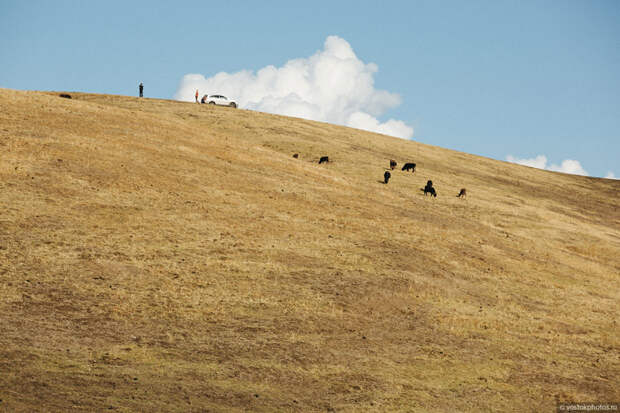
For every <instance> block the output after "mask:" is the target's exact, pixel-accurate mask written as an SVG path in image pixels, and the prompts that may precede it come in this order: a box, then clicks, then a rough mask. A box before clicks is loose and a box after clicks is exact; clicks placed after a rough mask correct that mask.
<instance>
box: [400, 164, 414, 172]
mask: <svg viewBox="0 0 620 413" xmlns="http://www.w3.org/2000/svg"><path fill="white" fill-rule="evenodd" d="M409 170H411V172H412V173H413V172H415V164H414V163H412V162H408V163H406V164H404V165H403V171H409Z"/></svg>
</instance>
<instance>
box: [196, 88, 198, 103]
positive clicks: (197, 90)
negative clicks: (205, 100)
mask: <svg viewBox="0 0 620 413" xmlns="http://www.w3.org/2000/svg"><path fill="white" fill-rule="evenodd" d="M196 103H198V89H196Z"/></svg>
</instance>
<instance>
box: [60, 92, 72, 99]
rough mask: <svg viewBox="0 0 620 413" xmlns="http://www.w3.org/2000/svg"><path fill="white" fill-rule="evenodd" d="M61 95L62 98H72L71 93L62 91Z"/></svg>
mask: <svg viewBox="0 0 620 413" xmlns="http://www.w3.org/2000/svg"><path fill="white" fill-rule="evenodd" d="M59 96H60V97H61V98H65V99H71V95H70V94H68V93H61V94H60V95H59Z"/></svg>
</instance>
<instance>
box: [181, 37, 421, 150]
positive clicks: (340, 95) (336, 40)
mask: <svg viewBox="0 0 620 413" xmlns="http://www.w3.org/2000/svg"><path fill="white" fill-rule="evenodd" d="M377 71H378V67H377V65H376V64H374V63H364V62H363V61H361V60H360V59H359V58H358V57H357V56H356V55H355V52H354V51H353V48H352V47H351V45H350V44H349V43H348V42H347V41H346V40H344V39H342V38H340V37H338V36H329V37H327V39H326V40H325V43H324V47H323V50H319V51H317V52H316V53H315V54H313V55H312V56H310V57H307V58H297V59H292V60H289V61H288V62H286V63H285V64H284V65H283V66H282V67H275V66H272V65H270V66H266V67H264V68H262V69H260V70H258V71H257V72H256V73H254V72H253V71H251V70H241V71H239V72H235V73H226V72H220V73H217V74H216V75H214V76H212V77H209V78H205V77H204V76H203V75H201V74H187V75H185V76H183V78H182V79H181V82H180V84H179V87H178V88H177V91H176V93H175V94H174V98H175V99H177V100H182V101H189V102H191V101H193V100H194V94H195V91H196V89H198V90H199V92H200V95H203V94H204V93H209V94H216V93H217V94H223V95H226V96H230V97H232V98H235V99H236V100H237V102H238V104H239V106H240V107H242V108H245V109H251V110H257V111H262V112H269V113H275V114H279V115H286V116H294V117H300V118H304V119H310V120H317V121H322V122H329V123H334V124H339V125H344V126H350V127H353V128H358V129H364V130H367V131H371V132H377V133H382V134H386V135H391V136H395V137H399V138H404V139H410V138H411V137H413V127H411V126H409V125H407V124H406V123H405V122H403V121H402V120H397V119H388V120H387V121H385V122H381V121H380V120H379V119H378V118H379V117H381V116H382V115H383V114H384V113H385V112H386V111H388V110H389V109H391V108H394V107H396V106H398V105H400V104H401V98H400V96H399V95H398V94H396V93H391V92H388V91H385V90H380V89H375V87H374V75H375V74H376V73H377Z"/></svg>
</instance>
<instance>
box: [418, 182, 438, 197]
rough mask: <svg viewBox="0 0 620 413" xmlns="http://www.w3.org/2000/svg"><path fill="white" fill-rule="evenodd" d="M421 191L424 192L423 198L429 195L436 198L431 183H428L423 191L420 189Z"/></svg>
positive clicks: (435, 192)
mask: <svg viewBox="0 0 620 413" xmlns="http://www.w3.org/2000/svg"><path fill="white" fill-rule="evenodd" d="M421 190H422V191H424V196H426V194H431V196H434V197H435V198H437V191H435V188H433V181H428V182H427V183H426V186H425V187H424V188H423V189H422V188H421Z"/></svg>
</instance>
